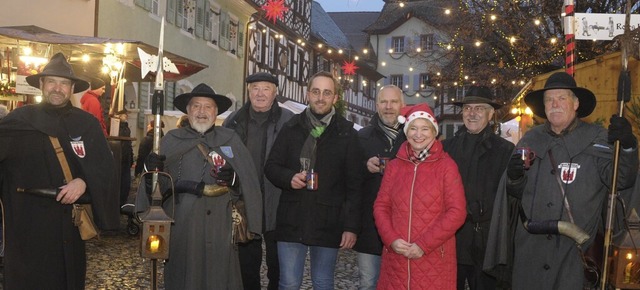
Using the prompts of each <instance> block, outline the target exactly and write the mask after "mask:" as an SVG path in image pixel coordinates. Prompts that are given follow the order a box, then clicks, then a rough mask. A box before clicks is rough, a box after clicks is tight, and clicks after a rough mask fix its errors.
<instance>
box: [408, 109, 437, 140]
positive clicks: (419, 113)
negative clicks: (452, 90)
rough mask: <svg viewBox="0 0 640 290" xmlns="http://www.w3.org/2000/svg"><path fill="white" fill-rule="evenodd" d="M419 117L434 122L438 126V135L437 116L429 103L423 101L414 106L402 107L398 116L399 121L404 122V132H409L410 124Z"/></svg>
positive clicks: (434, 125)
mask: <svg viewBox="0 0 640 290" xmlns="http://www.w3.org/2000/svg"><path fill="white" fill-rule="evenodd" d="M417 118H423V119H427V121H429V122H431V124H433V127H435V128H436V135H438V130H439V128H438V122H437V121H436V118H435V117H434V116H433V111H431V108H430V107H429V105H427V104H425V103H422V104H417V105H413V106H405V107H403V108H402V109H400V115H399V116H398V122H399V123H400V124H404V134H405V135H406V134H407V129H408V128H409V124H411V122H412V121H413V120H415V119H417Z"/></svg>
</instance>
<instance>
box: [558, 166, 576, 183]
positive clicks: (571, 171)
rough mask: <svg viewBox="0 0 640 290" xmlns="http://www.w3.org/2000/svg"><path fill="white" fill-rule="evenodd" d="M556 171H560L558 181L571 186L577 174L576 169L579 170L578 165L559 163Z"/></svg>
mask: <svg viewBox="0 0 640 290" xmlns="http://www.w3.org/2000/svg"><path fill="white" fill-rule="evenodd" d="M558 169H560V179H561V180H562V182H564V183H566V184H571V183H572V182H573V181H574V180H576V175H577V174H578V169H580V164H576V163H560V165H558Z"/></svg>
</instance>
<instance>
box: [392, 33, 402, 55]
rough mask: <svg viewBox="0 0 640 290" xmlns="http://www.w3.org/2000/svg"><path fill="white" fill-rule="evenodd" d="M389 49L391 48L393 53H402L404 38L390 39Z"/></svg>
mask: <svg viewBox="0 0 640 290" xmlns="http://www.w3.org/2000/svg"><path fill="white" fill-rule="evenodd" d="M391 48H393V52H394V53H395V52H398V53H402V52H404V36H401V37H393V38H391Z"/></svg>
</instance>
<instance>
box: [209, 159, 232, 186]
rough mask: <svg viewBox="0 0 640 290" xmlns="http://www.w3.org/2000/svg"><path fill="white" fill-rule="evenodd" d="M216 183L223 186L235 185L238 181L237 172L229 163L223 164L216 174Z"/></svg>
mask: <svg viewBox="0 0 640 290" xmlns="http://www.w3.org/2000/svg"><path fill="white" fill-rule="evenodd" d="M214 177H215V178H216V183H217V184H218V185H223V186H235V185H236V183H237V178H236V172H235V171H233V168H231V165H229V163H227V164H225V165H224V166H222V167H221V168H220V169H219V170H217V171H216V172H215V174H214Z"/></svg>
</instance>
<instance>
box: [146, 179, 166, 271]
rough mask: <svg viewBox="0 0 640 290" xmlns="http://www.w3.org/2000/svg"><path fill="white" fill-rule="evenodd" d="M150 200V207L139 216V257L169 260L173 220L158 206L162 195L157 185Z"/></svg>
mask: <svg viewBox="0 0 640 290" xmlns="http://www.w3.org/2000/svg"><path fill="white" fill-rule="evenodd" d="M151 198H152V204H151V206H150V207H149V208H148V209H147V210H146V211H145V212H143V213H142V214H141V215H140V220H141V221H142V237H141V238H140V242H141V243H140V256H142V257H143V258H149V259H163V260H165V259H167V258H169V240H170V238H171V223H173V219H172V218H171V217H169V216H168V215H167V214H166V213H165V211H164V209H163V208H162V207H161V206H160V203H161V202H162V195H161V194H160V185H159V184H158V185H156V186H155V188H154V190H153V194H152V195H151ZM158 201H159V202H158Z"/></svg>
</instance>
